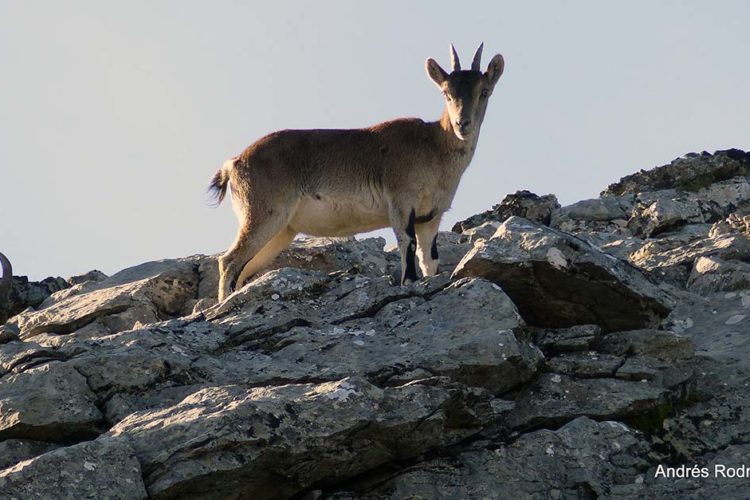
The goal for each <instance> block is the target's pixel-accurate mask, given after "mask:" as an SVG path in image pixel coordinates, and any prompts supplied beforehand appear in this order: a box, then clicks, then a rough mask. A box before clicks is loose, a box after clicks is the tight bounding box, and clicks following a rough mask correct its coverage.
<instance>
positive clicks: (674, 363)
mask: <svg viewBox="0 0 750 500" xmlns="http://www.w3.org/2000/svg"><path fill="white" fill-rule="evenodd" d="M746 162H747V155H746V154H745V153H741V152H738V151H729V152H718V153H716V154H714V155H707V154H705V155H689V156H687V157H685V158H682V159H678V160H675V162H673V164H671V165H668V166H665V167H660V169H655V171H649V172H642V173H640V174H635V175H633V176H629V177H627V178H624V179H623V180H622V181H621V182H620V183H618V184H617V185H613V186H610V188H609V189H608V190H607V192H606V193H604V194H603V195H602V196H601V197H600V198H597V199H592V200H583V201H581V202H578V203H575V204H573V205H569V206H567V207H559V206H558V205H557V202H556V199H555V198H554V196H552V195H547V196H545V197H538V196H536V195H534V194H533V193H528V192H518V193H516V194H514V195H511V196H509V197H508V198H506V200H504V202H503V203H501V204H500V205H498V206H496V207H494V208H493V209H492V210H490V211H488V212H486V213H484V214H480V215H479V216H475V217H473V218H470V219H469V220H467V221H463V222H462V223H460V224H458V225H457V226H456V228H454V229H455V231H458V232H450V233H441V234H440V236H439V239H438V242H439V246H440V253H441V267H440V271H441V272H440V274H438V275H437V276H434V277H431V278H427V279H423V280H420V281H418V282H417V283H415V284H413V285H410V286H408V287H400V286H394V284H393V283H394V279H393V277H394V276H397V275H398V272H399V270H398V265H399V264H398V263H399V258H398V254H397V253H394V252H385V251H383V245H384V241H383V240H382V239H378V238H374V239H365V240H355V239H345V240H340V239H335V240H330V239H308V240H301V241H298V242H295V243H294V245H293V246H292V247H291V248H290V249H289V250H288V251H286V252H284V253H283V254H282V255H281V256H280V257H279V258H278V259H277V260H276V261H275V262H274V263H273V264H272V265H271V266H270V267H269V269H268V270H266V271H264V272H262V273H260V274H259V275H258V276H257V277H256V278H255V279H254V280H253V281H251V282H250V283H248V284H247V285H246V286H245V287H243V288H242V289H241V290H238V291H236V292H235V293H234V294H232V295H231V296H230V297H228V298H227V300H225V301H224V302H221V303H217V301H216V295H215V294H216V289H217V282H218V279H217V264H216V256H200V255H199V256H192V257H186V258H182V259H171V260H163V261H157V262H149V263H145V264H141V265H138V266H135V267H132V268H128V269H125V270H123V271H120V272H119V273H116V274H114V275H112V276H109V277H107V276H105V275H103V274H102V273H99V272H91V273H88V274H87V275H83V276H81V277H74V278H71V279H69V280H67V281H66V280H62V279H61V280H60V281H61V282H62V283H64V287H63V286H61V287H60V288H61V289H59V290H56V291H53V292H52V293H50V294H48V296H46V297H45V298H43V299H42V300H40V301H39V302H36V303H35V305H31V304H29V305H28V306H26V307H25V310H23V311H21V312H19V313H18V314H15V315H14V316H13V317H11V318H10V319H9V320H8V322H7V323H6V324H5V325H3V326H1V327H0V329H3V332H6V333H7V332H10V334H9V335H6V336H5V337H2V335H4V334H3V333H2V332H0V339H2V341H0V456H1V457H2V459H1V460H0V491H2V492H3V495H7V496H9V497H16V498H32V497H36V498H39V497H56V496H62V497H72V498H86V497H111V498H144V497H154V498H287V497H294V498H321V497H322V498H336V499H376V498H377V499H383V498H394V499H395V498H416V497H420V498H510V497H523V498H526V497H530V498H546V497H549V498H593V497H599V496H601V497H618V496H619V497H694V498H707V497H712V498H713V497H732V496H736V495H737V494H740V493H742V492H744V491H746V490H743V489H742V487H743V486H744V487H745V488H746V483H741V482H737V480H736V479H735V480H725V481H721V480H719V479H717V478H708V479H694V478H682V479H669V480H665V479H664V478H661V477H659V476H658V474H657V470H659V469H658V468H659V467H660V466H662V467H679V466H680V465H690V466H693V465H698V466H699V467H703V466H705V467H713V466H714V465H715V464H726V465H734V466H738V465H741V464H743V462H742V460H743V457H744V456H745V455H746V452H747V450H748V447H750V433H748V431H747V429H748V410H747V409H748V408H749V407H750V406H749V404H750V389H748V385H747V381H748V378H749V377H750V355H748V354H750V352H748V351H749V349H750V347H748V346H750V344H748V342H747V335H748V331H749V330H748V327H747V321H750V320H748V317H750V313H749V312H748V311H750V285H748V283H749V282H750V278H748V276H750V256H749V251H750V241H749V240H748V225H747V221H748V220H750V219H748V218H747V216H748V215H749V213H748V212H749V210H748V203H747V196H748V195H750V193H747V192H746V191H745V187H744V186H745V185H746V184H747V175H748V174H747V172H746V170H743V169H745V168H746Z"/></svg>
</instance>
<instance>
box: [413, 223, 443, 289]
mask: <svg viewBox="0 0 750 500" xmlns="http://www.w3.org/2000/svg"><path fill="white" fill-rule="evenodd" d="M442 216H443V215H442V214H440V215H436V216H435V217H433V218H432V220H430V221H428V222H425V223H424V224H417V227H416V232H417V253H418V255H419V267H420V268H421V269H422V274H423V275H424V276H434V275H435V274H437V270H438V264H440V257H439V256H438V249H437V234H438V229H439V228H440V219H441V218H442Z"/></svg>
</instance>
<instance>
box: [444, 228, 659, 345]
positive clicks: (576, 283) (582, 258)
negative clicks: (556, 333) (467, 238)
mask: <svg viewBox="0 0 750 500" xmlns="http://www.w3.org/2000/svg"><path fill="white" fill-rule="evenodd" d="M454 276H455V277H459V278H460V277H467V276H479V277H483V278H486V279H489V280H491V281H493V282H494V283H497V284H498V285H500V287H501V288H502V289H503V290H504V291H505V292H506V293H507V294H508V295H509V296H510V298H511V300H513V302H514V303H515V304H516V305H517V306H518V308H519V310H520V311H521V314H522V316H523V317H524V318H525V319H526V321H528V322H529V323H530V324H532V325H535V326H543V327H555V326H556V327H568V326H574V325H577V324H596V325H598V326H600V327H601V328H602V329H603V330H605V331H617V330H629V329H634V328H642V327H644V326H656V325H658V324H659V322H660V321H661V319H663V318H664V317H665V316H666V315H667V314H668V313H669V311H670V304H671V299H670V298H669V297H668V296H667V295H666V294H665V293H664V292H662V291H661V290H659V289H658V288H657V287H656V286H655V285H654V284H652V283H651V282H649V281H648V280H647V279H646V278H645V277H644V276H643V274H642V273H641V272H639V271H638V270H636V269H634V268H632V266H629V265H628V264H626V263H624V262H622V261H619V260H617V259H614V258H612V256H610V255H608V254H606V253H604V252H602V251H600V250H599V249H597V248H595V247H594V246H592V245H590V244H588V243H587V242H586V241H583V240H581V239H578V238H575V237H573V236H571V235H569V234H567V233H563V232H561V231H557V230H554V229H551V228H548V227H546V226H543V225H541V224H536V223H533V222H531V221H528V220H526V219H522V218H520V217H515V216H514V217H511V218H509V219H508V220H506V221H505V222H503V223H502V225H501V226H500V227H499V228H498V230H497V232H496V233H495V234H494V235H493V236H492V237H491V238H490V239H489V240H486V241H479V242H477V243H476V244H475V245H474V248H473V249H472V250H471V251H470V252H469V253H468V254H466V256H465V257H464V259H463V260H462V261H461V262H460V263H459V264H458V266H457V267H456V270H455V272H454Z"/></svg>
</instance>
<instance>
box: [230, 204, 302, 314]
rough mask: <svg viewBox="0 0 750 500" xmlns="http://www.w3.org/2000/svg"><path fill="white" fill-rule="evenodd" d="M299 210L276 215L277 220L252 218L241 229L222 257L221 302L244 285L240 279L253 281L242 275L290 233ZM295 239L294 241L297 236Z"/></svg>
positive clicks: (294, 207) (293, 207) (291, 207)
mask: <svg viewBox="0 0 750 500" xmlns="http://www.w3.org/2000/svg"><path fill="white" fill-rule="evenodd" d="M295 209H296V204H294V206H288V208H284V210H283V212H282V213H277V214H274V217H265V218H257V217H252V216H251V217H250V220H249V221H248V222H247V223H246V224H244V225H243V226H241V227H240V230H239V232H238V233H237V238H236V239H235V242H234V244H233V245H232V247H231V248H230V249H229V250H227V252H226V253H225V254H224V255H222V256H221V257H219V300H220V301H221V300H224V299H226V298H227V296H229V294H230V293H232V292H233V291H234V290H235V288H236V286H237V285H241V284H242V281H240V279H239V278H240V277H242V278H243V279H246V278H247V277H249V274H247V273H242V271H243V268H245V265H246V264H249V263H251V262H252V261H253V260H255V259H254V257H255V256H256V255H257V254H258V253H259V252H261V251H262V250H263V249H264V247H265V246H266V245H267V244H269V243H270V242H271V240H272V239H274V237H275V236H277V235H278V234H279V233H280V232H282V230H286V228H287V225H288V223H289V218H290V214H291V213H293V211H294V210H295ZM292 238H294V236H293V235H292ZM290 241H291V240H290ZM279 251H280V250H279ZM277 253H278V252H277ZM274 257H275V255H274ZM251 270H252V268H251V269H249V271H251ZM255 270H256V271H257V270H258V269H255ZM241 274H242V276H241Z"/></svg>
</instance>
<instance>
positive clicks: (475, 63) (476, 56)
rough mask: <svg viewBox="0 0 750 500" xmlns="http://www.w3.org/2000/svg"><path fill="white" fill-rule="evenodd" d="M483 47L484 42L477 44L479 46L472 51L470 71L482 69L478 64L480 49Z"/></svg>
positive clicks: (480, 59)
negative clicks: (472, 57)
mask: <svg viewBox="0 0 750 500" xmlns="http://www.w3.org/2000/svg"><path fill="white" fill-rule="evenodd" d="M483 48H484V42H482V43H480V44H479V48H478V49H477V51H476V52H475V53H474V60H473V61H471V70H472V71H482V70H481V68H480V65H481V64H482V49H483Z"/></svg>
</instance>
